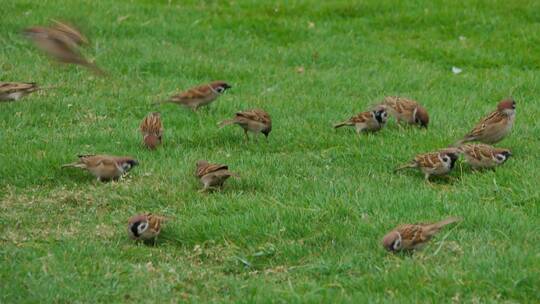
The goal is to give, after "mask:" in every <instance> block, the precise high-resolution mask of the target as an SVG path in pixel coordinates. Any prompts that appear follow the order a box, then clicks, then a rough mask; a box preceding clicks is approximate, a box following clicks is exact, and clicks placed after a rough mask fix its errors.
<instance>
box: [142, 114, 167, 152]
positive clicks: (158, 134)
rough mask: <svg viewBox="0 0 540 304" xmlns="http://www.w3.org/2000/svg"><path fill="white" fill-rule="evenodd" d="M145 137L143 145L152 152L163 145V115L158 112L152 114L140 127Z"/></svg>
mask: <svg viewBox="0 0 540 304" xmlns="http://www.w3.org/2000/svg"><path fill="white" fill-rule="evenodd" d="M140 130H141V134H142V136H143V144H144V145H145V146H146V147H147V148H148V149H150V150H154V149H155V148H156V147H157V146H158V145H160V144H161V139H162V136H163V124H162V123H161V115H160V114H159V113H157V112H154V113H150V114H148V116H146V117H145V118H144V120H143V121H142V122H141V126H140Z"/></svg>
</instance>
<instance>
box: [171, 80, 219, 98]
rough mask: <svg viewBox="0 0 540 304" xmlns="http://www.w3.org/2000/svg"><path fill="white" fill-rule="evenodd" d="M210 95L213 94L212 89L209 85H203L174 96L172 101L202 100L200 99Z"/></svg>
mask: <svg viewBox="0 0 540 304" xmlns="http://www.w3.org/2000/svg"><path fill="white" fill-rule="evenodd" d="M211 94H213V91H212V88H211V87H210V86H209V85H207V84H204V85H200V86H197V87H194V88H191V89H189V90H187V91H184V92H182V93H180V94H178V95H175V96H173V97H172V99H178V100H193V99H202V98H206V97H208V96H209V95H211Z"/></svg>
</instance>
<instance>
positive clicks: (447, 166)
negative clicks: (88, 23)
mask: <svg viewBox="0 0 540 304" xmlns="http://www.w3.org/2000/svg"><path fill="white" fill-rule="evenodd" d="M457 159H458V153H457V152H455V151H451V150H445V151H438V152H431V153H425V154H418V155H417V156H416V157H415V158H414V159H413V160H412V161H411V162H410V163H408V164H405V165H403V166H400V167H398V168H396V169H395V171H399V170H402V169H408V168H418V169H420V171H422V173H424V177H425V179H426V180H429V178H430V176H432V175H434V176H439V175H446V174H448V173H449V172H450V171H451V170H452V169H453V168H454V164H455V162H456V161H457Z"/></svg>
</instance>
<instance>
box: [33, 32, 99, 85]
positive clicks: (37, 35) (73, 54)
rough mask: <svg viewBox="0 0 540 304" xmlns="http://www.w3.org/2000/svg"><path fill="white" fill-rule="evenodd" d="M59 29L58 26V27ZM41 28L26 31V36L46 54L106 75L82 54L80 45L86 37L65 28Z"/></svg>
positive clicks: (60, 60)
mask: <svg viewBox="0 0 540 304" xmlns="http://www.w3.org/2000/svg"><path fill="white" fill-rule="evenodd" d="M57 27H58V25H57ZM57 27H52V28H49V27H41V26H35V27H30V28H27V29H25V30H24V34H25V35H26V36H27V37H28V38H29V39H30V40H32V42H34V44H35V45H36V46H37V47H38V48H39V49H41V50H42V51H44V52H45V53H46V54H48V55H49V56H51V57H52V58H54V59H56V60H57V61H58V62H62V63H71V64H78V65H81V66H84V67H87V68H89V69H90V70H92V71H93V72H95V73H96V74H98V75H104V74H105V73H104V72H103V71H102V70H101V69H100V68H98V67H97V66H96V65H95V64H94V63H93V62H90V61H88V60H87V59H86V58H84V56H83V55H82V54H81V52H80V50H79V45H80V44H81V43H82V41H83V40H86V38H85V37H84V36H82V35H81V36H80V37H79V36H78V35H77V34H74V33H73V32H70V31H68V30H67V29H65V27H63V26H60V28H57Z"/></svg>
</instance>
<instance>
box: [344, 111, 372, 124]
mask: <svg viewBox="0 0 540 304" xmlns="http://www.w3.org/2000/svg"><path fill="white" fill-rule="evenodd" d="M371 119H373V112H362V113H358V114H356V115H355V116H353V117H351V119H350V120H349V121H350V122H352V123H353V124H360V123H366V122H367V121H369V120H371Z"/></svg>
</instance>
